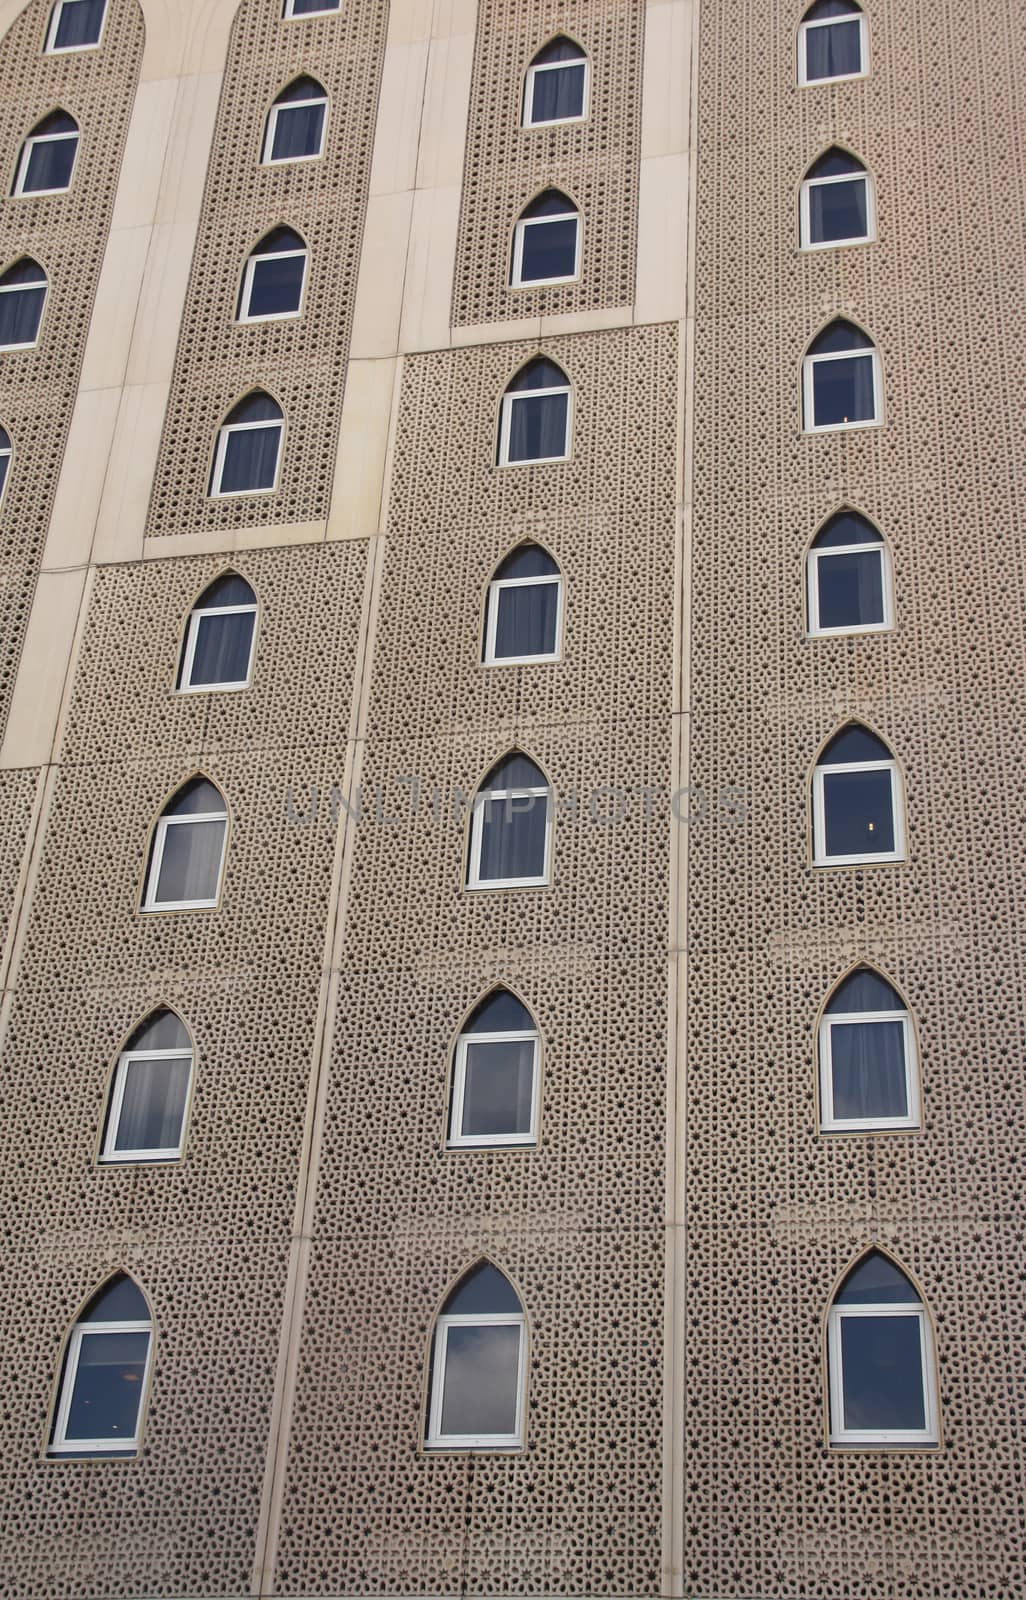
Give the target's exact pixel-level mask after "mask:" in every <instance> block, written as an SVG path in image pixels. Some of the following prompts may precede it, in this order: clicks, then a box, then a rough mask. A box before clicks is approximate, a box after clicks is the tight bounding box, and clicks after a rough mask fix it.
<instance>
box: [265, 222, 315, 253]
mask: <svg viewBox="0 0 1026 1600" xmlns="http://www.w3.org/2000/svg"><path fill="white" fill-rule="evenodd" d="M305 249H306V246H305V245H304V243H303V241H302V239H301V238H300V237H299V234H298V233H296V232H295V231H294V230H293V229H292V228H272V230H271V232H270V233H268V234H265V235H264V237H263V238H262V239H261V241H260V243H259V244H258V245H254V247H253V254H254V255H255V256H269V255H274V254H275V252H276V251H281V250H305Z"/></svg>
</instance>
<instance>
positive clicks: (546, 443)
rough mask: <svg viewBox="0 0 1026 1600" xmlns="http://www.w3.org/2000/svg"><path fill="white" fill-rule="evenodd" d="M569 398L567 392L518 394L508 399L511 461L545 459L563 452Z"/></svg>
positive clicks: (564, 451) (559, 456)
mask: <svg viewBox="0 0 1026 1600" xmlns="http://www.w3.org/2000/svg"><path fill="white" fill-rule="evenodd" d="M569 401H570V397H569V395H567V394H566V393H563V394H545V395H526V396H523V397H521V396H519V395H518V396H517V397H516V398H515V399H513V400H511V401H510V408H511V415H510V425H509V460H510V461H511V462H515V461H545V460H551V459H553V458H556V459H559V458H561V457H564V456H565V455H566V442H567V441H566V425H567V418H568V415H569V410H568V408H569Z"/></svg>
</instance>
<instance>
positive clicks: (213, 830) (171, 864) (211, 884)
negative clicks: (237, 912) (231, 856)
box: [156, 821, 225, 904]
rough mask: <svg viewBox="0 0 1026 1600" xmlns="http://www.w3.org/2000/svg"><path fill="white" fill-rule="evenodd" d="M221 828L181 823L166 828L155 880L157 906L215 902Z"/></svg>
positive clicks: (213, 824) (217, 824) (211, 824)
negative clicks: (188, 902) (183, 901)
mask: <svg viewBox="0 0 1026 1600" xmlns="http://www.w3.org/2000/svg"><path fill="white" fill-rule="evenodd" d="M224 829H225V825H224V823H223V822H221V821H212V822H181V823H175V824H173V825H172V826H171V827H169V828H168V829H167V832H166V833H165V835H164V851H163V854H162V856H161V859H160V876H159V878H158V880H157V893H156V901H157V903H158V904H174V903H175V902H177V901H181V900H185V901H189V900H214V899H216V897H217V885H218V881H219V878H220V866H221V847H222V845H223V843H224Z"/></svg>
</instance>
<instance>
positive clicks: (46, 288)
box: [0, 269, 50, 350]
mask: <svg viewBox="0 0 1026 1600" xmlns="http://www.w3.org/2000/svg"><path fill="white" fill-rule="evenodd" d="M40 270H42V269H40ZM39 289H42V291H43V303H42V305H41V306H40V308H39V321H38V323H37V324H36V336H35V338H34V339H30V340H29V341H28V342H27V343H25V344H0V350H34V349H35V348H36V345H37V344H38V343H39V334H40V331H41V329H42V326H43V317H44V316H45V314H46V300H47V295H48V294H49V292H50V280H49V278H47V277H46V276H45V275H44V276H43V277H42V278H39V279H37V280H36V282H35V283H0V294H35V293H36V291H37V290H39Z"/></svg>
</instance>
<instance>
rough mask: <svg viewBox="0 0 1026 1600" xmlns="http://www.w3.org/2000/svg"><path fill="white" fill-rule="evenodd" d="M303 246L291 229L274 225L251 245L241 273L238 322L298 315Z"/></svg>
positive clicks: (303, 270) (301, 302)
mask: <svg viewBox="0 0 1026 1600" xmlns="http://www.w3.org/2000/svg"><path fill="white" fill-rule="evenodd" d="M306 262H307V249H306V245H305V244H304V242H303V240H302V239H301V237H300V236H299V234H298V233H296V232H295V231H294V230H293V229H292V228H275V229H274V230H273V231H272V232H271V233H268V234H266V235H265V236H264V238H263V239H261V241H260V243H259V244H258V245H256V246H255V247H254V249H253V250H252V252H251V253H250V257H249V260H248V261H247V262H246V266H245V269H244V271H243V274H242V288H241V290H240V291H239V304H238V310H237V313H236V316H237V319H238V321H239V322H277V321H281V320H282V318H284V317H298V316H299V313H300V311H301V309H302V305H303V285H304V283H305V281H306Z"/></svg>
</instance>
